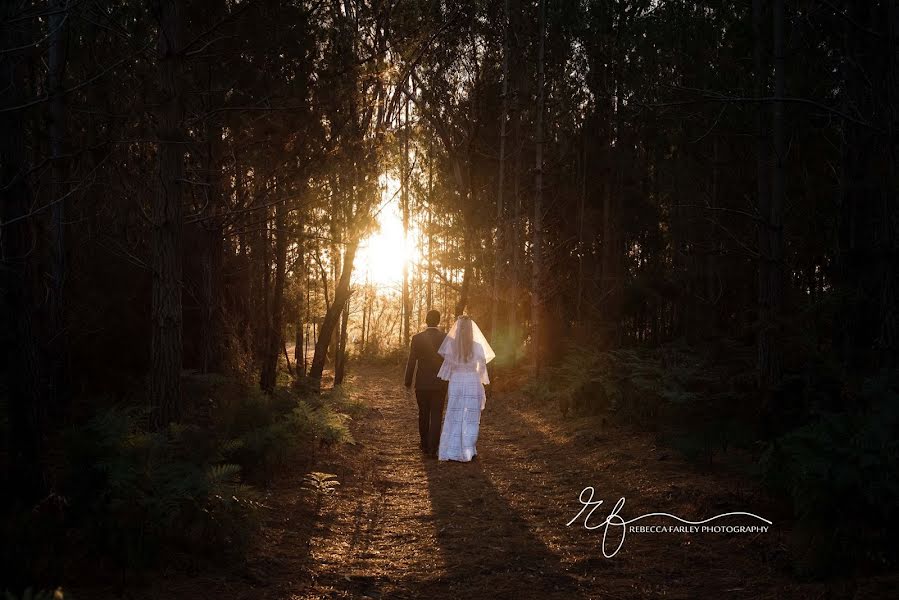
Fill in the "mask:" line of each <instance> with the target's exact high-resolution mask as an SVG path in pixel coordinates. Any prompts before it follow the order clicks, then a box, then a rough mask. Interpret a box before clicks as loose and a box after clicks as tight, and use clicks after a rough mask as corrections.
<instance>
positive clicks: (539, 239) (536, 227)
mask: <svg viewBox="0 0 899 600" xmlns="http://www.w3.org/2000/svg"><path fill="white" fill-rule="evenodd" d="M538 31H539V35H540V41H539V43H538V51H537V106H536V115H535V117H534V142H535V145H536V151H535V153H534V222H533V240H532V242H531V246H532V253H533V255H532V257H531V258H532V266H533V271H532V277H531V328H532V329H531V331H532V336H531V339H532V343H533V354H534V355H533V360H534V370H535V374H537V375H538V376H539V374H540V367H541V364H540V362H541V352H540V349H541V343H542V340H541V331H540V328H541V327H542V323H541V316H542V315H541V311H542V310H543V298H542V291H541V289H540V285H541V282H542V279H543V102H544V100H543V98H544V87H545V83H546V81H545V80H546V77H545V74H544V71H543V59H544V39H545V38H546V0H540V25H539V28H538Z"/></svg>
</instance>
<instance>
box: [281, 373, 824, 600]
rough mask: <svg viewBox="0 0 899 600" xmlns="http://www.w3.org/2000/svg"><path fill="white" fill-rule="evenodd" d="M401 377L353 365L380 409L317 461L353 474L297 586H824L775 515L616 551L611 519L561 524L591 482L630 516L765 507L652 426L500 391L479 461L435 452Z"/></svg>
mask: <svg viewBox="0 0 899 600" xmlns="http://www.w3.org/2000/svg"><path fill="white" fill-rule="evenodd" d="M399 381H400V378H399V374H398V373H393V372H391V371H390V370H386V369H380V370H378V369H373V368H369V369H365V370H363V371H362V372H359V373H357V374H356V375H355V376H354V378H353V382H352V385H353V389H354V393H355V394H358V395H360V396H361V397H362V398H364V399H365V400H366V402H368V403H369V405H370V406H371V407H372V408H373V410H372V412H371V414H370V415H369V416H368V417H366V418H364V419H362V420H361V421H360V422H358V423H356V424H355V425H354V434H355V436H356V438H357V440H358V445H356V446H355V447H348V448H345V449H344V450H343V451H342V452H340V453H339V455H336V456H333V457H332V459H331V460H330V461H329V462H328V463H326V464H322V465H321V466H320V469H321V470H325V471H329V472H334V473H336V474H337V475H338V476H339V477H340V480H341V482H342V486H341V487H340V488H339V490H338V492H337V493H335V494H333V495H331V496H329V497H327V498H326V499H325V500H324V502H323V505H322V506H321V509H320V514H321V517H320V518H319V520H318V521H317V523H316V525H315V527H314V529H313V530H312V531H310V532H309V539H308V557H307V560H306V561H305V562H304V565H303V575H304V576H303V577H299V576H298V577H297V580H296V584H295V587H293V588H292V589H284V590H283V591H284V592H285V594H289V596H285V597H293V598H322V597H325V598H364V597H371V598H419V597H428V598H447V599H453V600H457V599H460V598H486V597H490V598H516V599H518V598H645V597H649V596H665V597H668V598H697V597H709V598H717V597H721V596H723V595H727V596H729V597H745V598H762V597H770V598H783V597H822V596H821V591H822V589H821V588H811V587H805V588H802V587H799V586H796V585H795V584H791V583H790V582H789V577H788V575H787V574H786V573H784V572H783V571H784V570H785V568H786V566H787V565H786V564H785V561H784V555H785V549H784V547H783V544H784V538H783V536H782V535H780V534H778V533H777V531H776V528H775V530H774V531H773V532H772V533H768V534H756V535H724V534H717V535H716V534H705V535H699V534H694V535H687V534H644V535H636V534H632V535H630V536H629V537H628V539H627V540H626V543H625V544H624V546H623V547H622V549H621V551H620V552H619V553H618V554H617V555H616V556H615V557H614V558H611V559H608V558H604V557H603V554H602V550H601V545H600V544H601V541H602V536H601V530H596V531H588V530H585V529H584V528H583V527H580V526H572V527H566V525H565V524H566V523H567V522H568V521H569V520H570V519H571V518H572V517H573V516H574V515H575V514H576V513H577V511H578V510H579V508H580V504H579V503H578V496H579V494H580V492H581V490H582V489H583V488H584V487H585V486H588V485H593V486H595V487H596V489H597V498H605V499H606V503H607V504H609V505H611V504H614V502H615V501H616V500H617V499H618V498H619V497H621V496H625V497H626V498H627V499H628V503H627V505H626V509H625V510H624V511H623V512H622V514H624V515H625V516H626V517H632V516H637V515H639V514H643V513H646V512H654V511H666V512H671V513H674V514H678V515H682V516H684V517H685V518H692V519H698V518H701V517H700V516H699V515H703V516H709V515H712V514H717V513H723V512H728V511H733V510H749V511H753V512H760V513H764V512H765V507H764V506H763V505H760V503H761V500H760V499H759V498H757V497H756V496H755V495H754V494H753V493H752V491H751V490H749V489H746V488H745V486H744V487H741V485H740V484H739V483H736V482H732V481H725V480H724V479H722V478H720V477H719V478H714V477H712V476H702V475H697V474H695V473H693V472H692V470H691V469H690V468H689V466H688V465H685V464H683V463H681V462H679V461H677V460H676V459H675V458H673V457H670V456H668V455H667V454H666V453H665V452H663V451H661V450H658V449H656V448H655V447H653V445H652V442H651V439H650V438H648V437H644V436H639V435H633V434H629V433H626V432H621V431H614V430H609V431H603V432H599V433H596V423H590V422H587V421H580V422H579V421H570V420H569V421H564V420H562V419H561V418H559V417H558V416H556V415H555V411H554V410H541V409H539V408H538V407H534V406H532V405H530V404H529V403H528V402H527V401H526V400H524V399H522V398H521V397H520V395H516V394H502V395H501V394H497V395H496V396H494V397H493V398H491V400H490V401H489V402H488V408H487V410H486V411H485V412H484V414H483V417H482V425H481V438H480V440H479V443H478V451H479V459H478V461H475V462H473V463H469V464H459V463H444V462H437V461H434V460H430V459H427V458H424V457H422V456H421V455H420V454H419V452H418V448H417V446H418V440H417V429H416V414H417V407H416V405H415V402H414V399H413V398H411V397H409V396H406V395H405V393H404V391H403V389H402V388H401V387H400V385H399ZM578 427H581V428H582V430H581V431H580V432H578V431H577V428H578ZM587 427H589V429H587ZM660 459H661V460H660ZM604 514H607V512H606V513H604ZM602 518H604V517H602ZM769 518H770V517H769ZM600 520H601V519H600ZM658 522H659V523H662V522H663V521H658ZM611 548H612V544H610V546H609V549H610V550H611ZM304 580H305V581H304Z"/></svg>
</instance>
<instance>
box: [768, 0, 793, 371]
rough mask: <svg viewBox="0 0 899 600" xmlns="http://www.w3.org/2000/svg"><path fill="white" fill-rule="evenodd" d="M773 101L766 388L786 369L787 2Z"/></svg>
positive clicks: (778, 17)
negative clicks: (784, 346) (784, 313)
mask: <svg viewBox="0 0 899 600" xmlns="http://www.w3.org/2000/svg"><path fill="white" fill-rule="evenodd" d="M773 9H774V14H773V19H774V21H773V31H774V97H775V98H777V99H778V100H775V101H774V106H773V114H772V135H773V139H774V166H773V167H774V171H773V174H772V177H771V205H770V207H769V211H768V215H767V219H766V220H767V226H768V231H769V234H768V242H769V249H770V256H769V261H768V269H767V276H768V283H767V285H766V288H767V289H766V290H765V296H767V306H766V308H767V310H768V321H769V323H768V327H767V334H768V340H767V345H768V349H767V350H768V351H767V358H768V360H767V362H766V363H763V365H762V367H763V368H762V373H763V382H764V384H765V386H766V387H768V386H777V385H779V384H780V380H781V371H782V369H783V365H782V363H783V358H782V354H783V349H782V344H783V340H782V339H781V338H782V336H781V335H780V330H781V328H782V326H781V319H782V316H783V315H782V309H783V296H784V289H783V288H784V257H783V247H784V231H783V211H784V194H785V185H786V166H785V164H786V159H787V157H786V153H787V139H786V128H785V115H784V102H783V100H780V99H781V98H783V97H784V96H785V95H786V68H785V65H784V61H785V48H784V39H785V34H784V28H785V21H786V15H785V14H784V0H774V4H773Z"/></svg>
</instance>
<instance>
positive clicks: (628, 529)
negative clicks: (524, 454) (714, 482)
mask: <svg viewBox="0 0 899 600" xmlns="http://www.w3.org/2000/svg"><path fill="white" fill-rule="evenodd" d="M595 494H596V492H595V490H594V489H593V486H587V487H585V488H584V489H583V490H581V493H580V496H579V497H578V499H579V500H580V503H581V509H580V510H579V511H578V513H577V514H576V515H575V516H574V518H572V519H571V520H570V521H568V523H566V524H565V525H566V527H570V526H571V525H572V524H573V523H575V522H577V521H578V520H579V519H580V518H581V517H582V516H583V522H584V529H589V530H593V529H602V530H603V532H602V554H603V556H605V557H606V558H612V557H613V556H615V555H616V554H618V551H619V550H621V547H622V546H623V545H624V540H625V538H626V537H627V534H628V533H766V532H767V531H768V527H769V526H770V525H771V521H769V520H768V519H765V518H763V517H760V516H758V515H756V514H753V513H751V512H742V511H739V512H728V513H722V514H720V515H715V516H713V517H709V518H707V519H702V520H701V521H688V520H687V519H682V518H681V517H678V516H677V515H672V514H671V513H665V512H654V513H647V514H645V515H640V516H638V517H634V518H633V519H625V518H624V517H622V516H621V515H620V514H619V513H620V512H621V510H622V509H623V508H624V497H623V496H622V497H621V498H619V499H618V502H616V503H615V507H614V508H613V509H612V511H611V512H610V513H609V514H608V515H607V516H606V518H605V519H603V520H601V521H599V520H598V519H600V518H601V515H599V516H596V517H594V516H593V513H594V512H596V509H597V508H599V507H600V505H601V504H602V503H603V501H602V500H594V496H595ZM650 517H665V518H668V519H674V520H675V521H678V522H679V523H682V525H632V523H636V522H637V521H641V520H643V519H648V518H650ZM726 517H730V518H737V517H745V518H749V519H754V520H755V521H754V522H753V523H752V524H750V525H744V524H727V525H709V523H711V522H712V521H717V520H718V519H724V518H726ZM591 519H592V520H591ZM759 523H763V524H759ZM610 528H614V529H619V528H620V530H621V531H620V533H619V532H615V533H618V535H619V537H618V545H617V546H615V549H614V551H612V552H609V551H608V550H607V547H606V544H607V543H609V544H611V543H612V541H611V540H609V539H608V538H609V529H610ZM614 529H613V531H614ZM613 539H614V537H613Z"/></svg>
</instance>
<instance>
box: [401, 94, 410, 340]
mask: <svg viewBox="0 0 899 600" xmlns="http://www.w3.org/2000/svg"><path fill="white" fill-rule="evenodd" d="M405 125H406V126H405V131H404V132H403V159H402V161H401V163H400V164H401V165H402V174H401V176H400V179H401V183H402V186H403V187H402V198H401V201H402V205H403V251H404V253H403V337H402V340H401V342H402V346H403V347H406V346H408V345H409V336H410V335H411V332H410V327H411V320H412V299H411V297H410V295H409V259H408V257H407V256H406V255H405V249H406V248H408V245H409V183H410V181H411V176H410V173H409V170H410V169H409V97H408V95H407V96H406V119H405Z"/></svg>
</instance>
